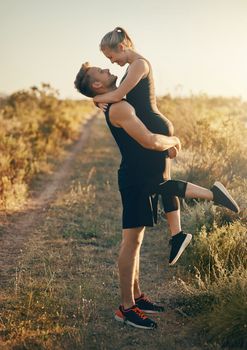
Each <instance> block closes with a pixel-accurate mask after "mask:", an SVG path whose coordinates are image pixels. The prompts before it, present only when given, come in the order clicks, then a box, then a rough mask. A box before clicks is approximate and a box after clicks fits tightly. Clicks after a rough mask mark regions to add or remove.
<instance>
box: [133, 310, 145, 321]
mask: <svg viewBox="0 0 247 350" xmlns="http://www.w3.org/2000/svg"><path fill="white" fill-rule="evenodd" d="M132 310H133V311H134V312H135V313H136V314H137V315H138V316H139V317H141V318H142V319H143V320H145V319H146V318H147V316H146V315H145V314H144V312H143V311H141V310H140V309H139V308H138V307H134V308H133V309H132Z"/></svg>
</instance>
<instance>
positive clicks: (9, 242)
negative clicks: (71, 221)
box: [0, 114, 97, 284]
mask: <svg viewBox="0 0 247 350" xmlns="http://www.w3.org/2000/svg"><path fill="white" fill-rule="evenodd" d="M96 118H97V115H96V114H95V115H93V116H90V117H88V119H87V121H86V122H85V124H83V126H82V130H81V136H80V138H79V140H78V141H77V142H76V143H75V144H74V146H73V147H72V148H71V149H70V151H69V153H68V155H67V157H66V159H65V160H64V161H63V163H62V164H61V165H60V167H58V170H57V171H56V172H55V173H54V174H53V175H52V178H51V179H49V182H47V181H45V182H44V183H43V184H42V186H41V187H39V188H36V189H34V191H35V196H33V197H31V198H29V200H28V201H27V203H26V204H25V206H24V208H23V209H22V210H21V211H19V212H18V213H15V214H12V215H11V214H10V215H7V216H4V223H5V229H4V233H3V234H2V235H1V236H0V267H1V270H0V280H1V283H2V284H3V283H6V282H7V281H9V280H10V279H11V274H12V273H13V272H15V270H16V268H17V267H18V264H17V261H18V260H19V258H20V255H22V254H23V250H24V249H25V247H27V246H28V244H29V241H30V240H38V239H39V237H37V235H36V234H35V233H34V231H35V228H36V227H37V222H41V221H42V218H43V216H44V212H45V211H46V209H47V207H49V204H50V203H51V202H52V201H53V200H54V199H55V197H56V192H57V191H58V190H59V189H60V188H61V186H63V184H64V183H65V182H66V181H68V178H69V176H70V174H71V171H73V166H72V163H73V161H74V159H75V158H76V156H77V155H78V153H79V152H82V150H83V147H85V145H86V143H87V140H88V137H89V135H90V131H91V129H92V127H93V124H94V123H95V120H96Z"/></svg>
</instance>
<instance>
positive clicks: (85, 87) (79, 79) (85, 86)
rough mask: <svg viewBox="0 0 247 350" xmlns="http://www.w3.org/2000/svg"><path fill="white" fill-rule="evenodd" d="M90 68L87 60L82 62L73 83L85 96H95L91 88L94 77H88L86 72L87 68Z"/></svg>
mask: <svg viewBox="0 0 247 350" xmlns="http://www.w3.org/2000/svg"><path fill="white" fill-rule="evenodd" d="M89 68H90V64H89V62H86V63H83V64H82V66H81V69H80V70H79V72H78V73H77V75H76V78H75V81H74V84H75V88H76V89H77V90H78V91H79V92H80V93H81V94H83V95H85V96H87V97H94V96H96V95H97V94H96V92H95V91H94V90H93V88H92V84H93V82H94V79H92V77H90V76H89V75H88V74H87V73H88V69H89Z"/></svg>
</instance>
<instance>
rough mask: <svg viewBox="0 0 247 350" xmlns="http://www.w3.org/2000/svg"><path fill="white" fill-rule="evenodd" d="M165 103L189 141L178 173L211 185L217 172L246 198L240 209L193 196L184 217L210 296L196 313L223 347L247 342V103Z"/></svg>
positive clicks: (200, 99)
mask: <svg viewBox="0 0 247 350" xmlns="http://www.w3.org/2000/svg"><path fill="white" fill-rule="evenodd" d="M159 106H160V109H161V110H162V111H163V112H164V114H166V115H167V117H168V118H169V119H171V120H172V122H173V123H174V126H175V134H176V135H178V136H179V137H180V139H181V141H182V145H183V148H184V150H183V152H182V153H181V157H180V158H179V159H178V163H177V167H176V171H175V174H174V176H175V177H180V178H183V179H186V180H187V181H191V182H194V183H196V184H199V185H203V186H206V187H208V188H209V187H210V186H212V184H213V182H214V181H215V180H218V181H221V182H222V183H224V185H226V186H227V188H229V190H230V192H231V193H232V195H233V196H234V198H235V199H236V200H237V202H238V203H239V205H240V208H241V212H240V214H239V215H236V214H234V213H231V212H230V211H227V210H224V209H220V208H216V207H214V206H213V205H212V204H211V203H205V202H202V201H195V200H193V201H191V200H190V201H187V204H185V205H184V210H183V212H182V222H183V225H184V228H185V229H186V230H187V231H189V232H191V233H193V234H194V240H193V241H194V242H193V244H192V245H191V247H190V249H188V250H187V253H186V254H185V257H184V261H186V264H187V266H188V271H189V272H190V274H191V277H190V278H192V280H191V281H192V284H193V285H194V286H196V288H197V289H198V291H199V292H201V293H202V295H207V296H208V297H207V298H206V299H205V297H204V298H203V297H202V298H201V301H200V302H199V304H200V303H201V310H202V313H201V314H199V315H198V316H197V318H196V321H195V323H196V324H197V326H196V328H197V331H198V330H199V331H201V332H204V335H205V338H206V339H207V340H208V341H210V342H211V341H213V342H216V343H218V344H219V346H220V347H221V346H222V347H228V348H234V349H235V348H236V347H238V348H245V347H246V346H247V341H246V339H247V304H246V300H247V294H246V291H247V284H246V276H247V270H246V269H247V259H246V257H247V225H246V215H247V181H246V175H247V143H246V139H247V127H246V126H247V103H246V102H242V101H241V100H240V99H234V98H233V99H224V98H209V97H207V96H206V95H203V96H191V98H185V99H181V98H177V99H171V98H170V97H169V96H166V97H164V98H163V99H161V100H160V101H159ZM205 300H206V302H205ZM196 302H197V303H198V300H197V301H196ZM205 303H206V307H205V305H204V304H205ZM197 306H198V305H197ZM198 309H200V307H198Z"/></svg>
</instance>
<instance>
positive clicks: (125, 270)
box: [118, 227, 145, 309]
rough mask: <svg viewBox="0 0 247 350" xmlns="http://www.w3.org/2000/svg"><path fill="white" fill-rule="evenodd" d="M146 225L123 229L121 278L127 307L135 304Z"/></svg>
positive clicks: (122, 292) (120, 258)
mask: <svg viewBox="0 0 247 350" xmlns="http://www.w3.org/2000/svg"><path fill="white" fill-rule="evenodd" d="M144 231H145V227H137V228H130V229H124V230H123V236H122V242H121V247H120V252H119V258H118V268H119V278H120V289H121V299H122V304H123V306H124V308H125V309H127V308H130V307H131V306H133V305H134V304H135V296H134V284H136V286H137V285H138V290H139V281H137V279H136V278H135V275H136V268H137V269H138V271H139V252H140V247H141V244H142V240H143V236H144Z"/></svg>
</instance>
